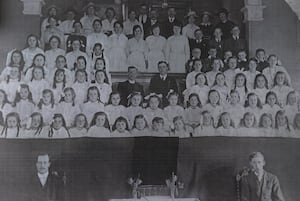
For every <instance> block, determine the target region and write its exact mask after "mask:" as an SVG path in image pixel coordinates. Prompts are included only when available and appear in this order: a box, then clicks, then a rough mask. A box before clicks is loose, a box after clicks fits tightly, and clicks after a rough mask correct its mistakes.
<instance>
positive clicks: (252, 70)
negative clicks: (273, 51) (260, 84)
mask: <svg viewBox="0 0 300 201" xmlns="http://www.w3.org/2000/svg"><path fill="white" fill-rule="evenodd" d="M248 66H249V70H248V71H245V72H243V73H244V74H245V75H246V77H247V87H248V88H249V89H250V90H252V89H253V88H254V83H255V78H256V75H258V74H260V72H259V71H257V70H256V68H257V60H256V58H251V59H249V65H248Z"/></svg>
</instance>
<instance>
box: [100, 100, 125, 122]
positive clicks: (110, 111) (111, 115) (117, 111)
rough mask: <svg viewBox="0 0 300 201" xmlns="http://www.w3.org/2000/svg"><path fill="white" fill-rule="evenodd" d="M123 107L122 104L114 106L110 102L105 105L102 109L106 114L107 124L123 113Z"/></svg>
mask: <svg viewBox="0 0 300 201" xmlns="http://www.w3.org/2000/svg"><path fill="white" fill-rule="evenodd" d="M125 109H126V108H125V107H124V106H123V105H117V106H114V105H111V104H110V105H107V106H105V108H104V110H105V113H106V114H107V116H108V120H109V124H110V125H113V124H114V123H115V121H116V119H117V118H118V117H120V116H123V115H125V113H124V111H125Z"/></svg>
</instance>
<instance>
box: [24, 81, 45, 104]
mask: <svg viewBox="0 0 300 201" xmlns="http://www.w3.org/2000/svg"><path fill="white" fill-rule="evenodd" d="M28 86H29V89H30V91H31V93H32V100H33V102H35V103H36V104H38V103H39V102H40V99H41V98H42V96H43V93H42V92H43V90H44V89H49V88H50V85H49V83H48V82H47V81H46V80H44V79H42V80H32V81H31V82H29V83H28Z"/></svg>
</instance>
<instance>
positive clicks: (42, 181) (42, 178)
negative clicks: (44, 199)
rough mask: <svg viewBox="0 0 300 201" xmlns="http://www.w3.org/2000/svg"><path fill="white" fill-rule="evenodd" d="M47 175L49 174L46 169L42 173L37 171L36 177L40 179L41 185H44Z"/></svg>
mask: <svg viewBox="0 0 300 201" xmlns="http://www.w3.org/2000/svg"><path fill="white" fill-rule="evenodd" d="M48 175H49V172H48V171H47V172H46V173H44V174H41V173H39V172H38V177H39V179H40V182H41V184H42V186H44V185H45V184H46V182H47V178H48Z"/></svg>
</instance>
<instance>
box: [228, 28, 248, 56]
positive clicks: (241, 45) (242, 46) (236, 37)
mask: <svg viewBox="0 0 300 201" xmlns="http://www.w3.org/2000/svg"><path fill="white" fill-rule="evenodd" d="M224 49H225V51H226V50H230V51H231V52H232V54H233V55H234V56H237V53H238V51H239V50H247V42H246V40H245V39H243V38H241V37H240V28H239V27H238V26H234V27H233V28H232V30H231V37H230V38H228V39H227V40H226V41H225V44H224Z"/></svg>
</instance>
